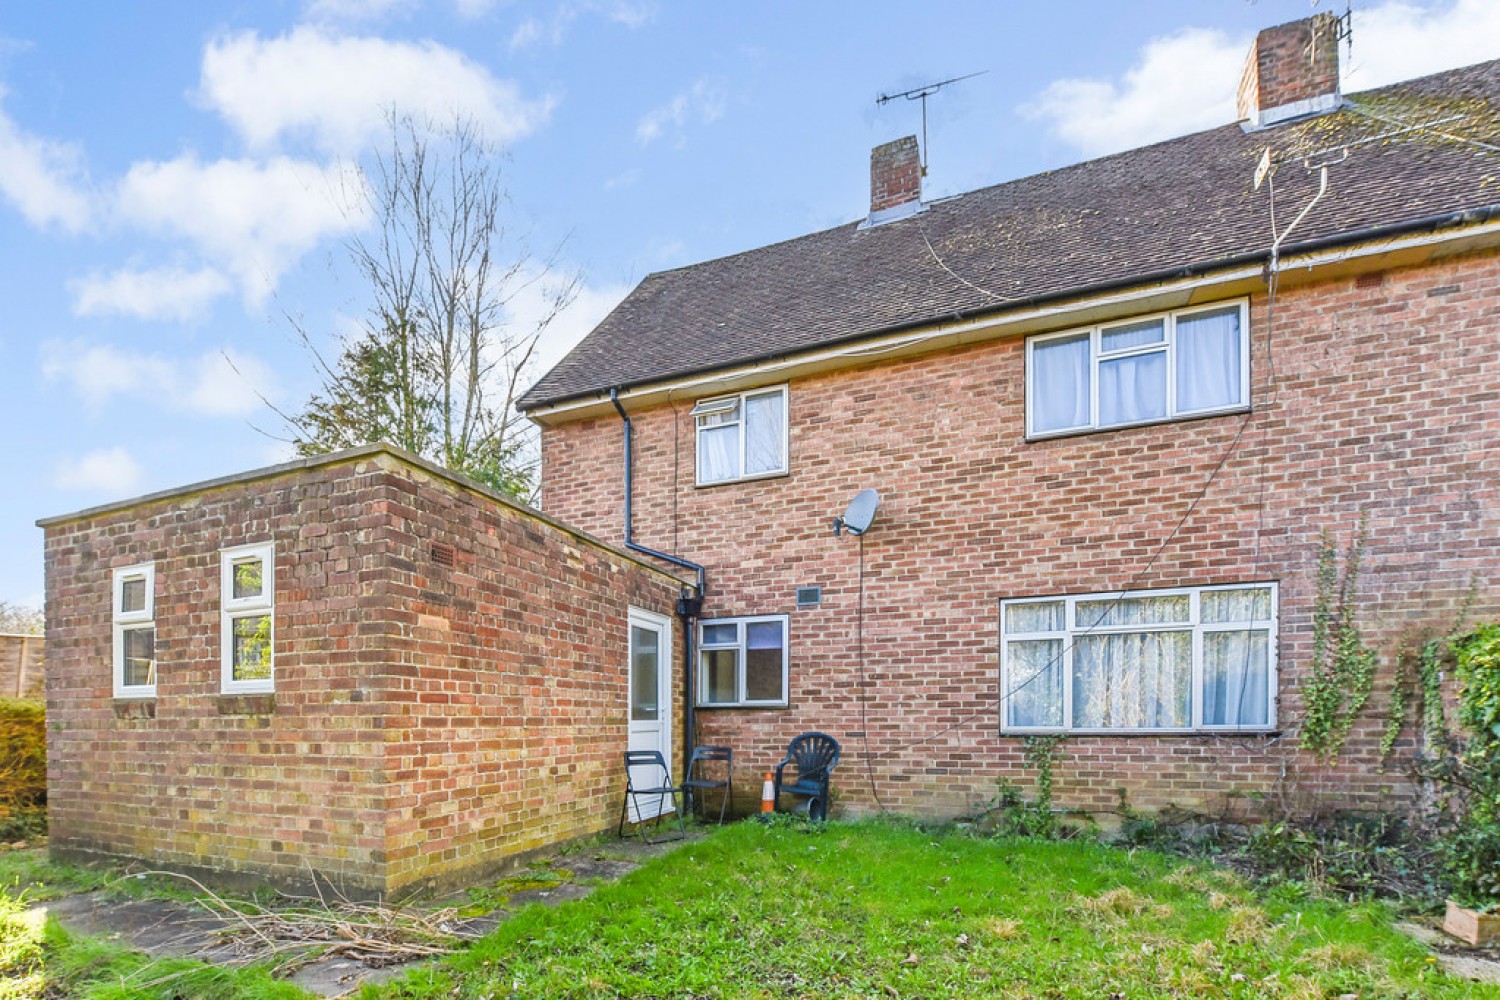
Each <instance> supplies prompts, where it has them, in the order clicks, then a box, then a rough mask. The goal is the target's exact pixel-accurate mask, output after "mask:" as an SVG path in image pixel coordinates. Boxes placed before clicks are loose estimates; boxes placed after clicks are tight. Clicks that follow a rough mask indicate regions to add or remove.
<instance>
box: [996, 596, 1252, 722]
mask: <svg viewBox="0 0 1500 1000" xmlns="http://www.w3.org/2000/svg"><path fill="white" fill-rule="evenodd" d="M1000 630H1001V637H1000V638H1001V641H1000V684H1001V691H1002V699H1003V703H1002V711H1001V719H1002V720H1003V722H1002V728H1003V729H1004V730H1005V731H1007V732H1074V731H1076V732H1157V731H1178V732H1186V731H1193V730H1204V731H1216V730H1218V731H1222V730H1245V729H1256V730H1264V729H1270V728H1272V727H1273V726H1274V725H1275V709H1276V703H1275V694H1276V585H1275V584H1273V583H1258V584H1242V585H1236V586H1227V587H1186V588H1180V589H1176V590H1152V591H1137V592H1128V593H1114V594H1081V595H1076V596H1071V597H1047V598H1026V599H1020V600H1007V601H1002V602H1001V606H1000Z"/></svg>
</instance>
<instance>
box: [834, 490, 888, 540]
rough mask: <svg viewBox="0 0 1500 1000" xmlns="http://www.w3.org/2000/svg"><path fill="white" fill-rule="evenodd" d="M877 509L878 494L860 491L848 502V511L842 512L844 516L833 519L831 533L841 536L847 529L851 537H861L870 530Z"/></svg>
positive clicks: (878, 507) (878, 504)
mask: <svg viewBox="0 0 1500 1000" xmlns="http://www.w3.org/2000/svg"><path fill="white" fill-rule="evenodd" d="M879 509H880V494H879V493H876V492H875V491H874V490H860V491H859V493H857V494H856V495H855V497H854V499H853V500H850V501H849V509H848V510H846V511H844V516H843V517H836V518H834V519H833V533H834V534H835V535H841V534H843V533H844V531H845V529H847V530H848V532H849V534H851V535H863V534H864V533H865V532H866V531H869V530H870V524H871V523H872V522H873V521H874V520H875V512H876V511H877V510H879Z"/></svg>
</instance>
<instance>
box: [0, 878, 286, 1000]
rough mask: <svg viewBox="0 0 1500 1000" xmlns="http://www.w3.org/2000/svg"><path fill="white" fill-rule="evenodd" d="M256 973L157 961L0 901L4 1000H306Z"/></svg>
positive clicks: (8, 898)
mask: <svg viewBox="0 0 1500 1000" xmlns="http://www.w3.org/2000/svg"><path fill="white" fill-rule="evenodd" d="M309 996H310V994H308V993H305V992H303V991H302V990H300V989H298V988H297V987H295V986H292V985H291V984H289V983H284V982H279V981H278V980H276V979H274V978H272V976H271V974H270V973H269V972H268V971H267V970H265V969H263V968H257V967H247V968H237V969H226V968H219V967H216V966H211V965H205V964H204V963H202V962H194V961H189V960H187V959H161V960H153V959H151V958H148V957H147V956H145V955H143V954H141V953H140V952H135V951H130V950H129V949H126V948H122V947H120V946H119V945H116V944H112V943H110V942H108V941H103V940H100V939H99V938H89V937H74V936H72V935H70V934H68V933H67V932H66V931H64V930H63V929H62V928H61V927H60V926H58V924H57V922H56V921H54V920H51V919H49V918H48V917H47V916H46V913H45V911H44V910H34V911H32V912H27V911H26V910H25V909H24V904H22V903H21V902H20V901H18V900H16V899H15V898H13V897H11V896H8V895H6V894H4V893H0V1000H53V998H59V997H70V998H77V1000H127V998H129V1000H185V998H192V1000H307V998H308V997H309Z"/></svg>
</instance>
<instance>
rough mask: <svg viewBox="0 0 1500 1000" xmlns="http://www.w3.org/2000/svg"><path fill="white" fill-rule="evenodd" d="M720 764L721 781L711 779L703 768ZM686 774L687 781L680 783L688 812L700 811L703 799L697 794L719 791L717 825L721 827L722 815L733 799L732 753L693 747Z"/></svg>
mask: <svg viewBox="0 0 1500 1000" xmlns="http://www.w3.org/2000/svg"><path fill="white" fill-rule="evenodd" d="M720 762H722V763H723V765H724V777H723V778H722V779H719V778H715V777H713V775H712V774H711V773H709V771H708V769H706V768H705V766H704V765H712V764H716V763H720ZM713 770H717V768H713ZM687 774H688V776H687V780H686V781H684V782H683V783H682V790H683V795H684V797H685V798H686V800H687V808H688V811H689V812H691V811H693V810H695V809H697V810H699V811H701V810H702V809H703V806H704V798H705V797H704V796H703V795H701V794H699V793H700V792H707V791H712V790H713V789H715V788H717V789H719V825H720V826H723V825H724V814H725V813H726V812H727V811H728V810H729V805H730V802H731V801H732V800H733V797H734V751H733V750H731V749H729V748H728V747H694V748H693V756H692V757H691V758H690V759H689V760H688V771H687Z"/></svg>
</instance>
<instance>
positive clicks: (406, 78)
mask: <svg viewBox="0 0 1500 1000" xmlns="http://www.w3.org/2000/svg"><path fill="white" fill-rule="evenodd" d="M1326 6H1327V5H1326V4H1325V5H1324V7H1326ZM1317 7H1318V5H1310V4H1309V3H1308V2H1307V0H1260V2H1255V3H1247V2H1245V0H1217V2H1209V0H1197V2H1153V3H1149V4H1145V3H1120V2H1107V3H1106V2H1100V3H1071V2H1058V3H1050V4H1000V3H993V2H985V3H932V4H926V5H919V4H913V3H910V2H906V3H893V2H874V0H865V2H861V3H858V4H855V3H847V4H831V3H830V4H809V3H805V2H803V3H741V4H710V3H693V4H689V3H680V4H673V3H667V2H652V0H561V2H535V3H525V2H511V3H507V2H503V0H426V2H423V0H308V2H292V0H284V2H279V3H274V2H256V3H245V2H240V3H220V4H214V3H193V4H189V3H177V4H171V5H168V4H162V3H156V4H127V3H117V2H103V0H95V2H73V3H69V4H67V5H54V4H38V3H23V2H20V0H5V2H4V3H0V264H3V266H0V301H4V302H5V304H6V308H5V310H4V311H3V313H0V406H3V408H4V409H3V415H4V417H5V421H4V426H5V428H6V431H7V433H6V442H7V445H8V452H9V454H8V462H7V469H8V475H6V476H5V477H4V478H3V480H0V600H9V601H17V602H22V603H29V604H36V603H39V602H40V600H41V591H42V555H41V553H42V548H41V531H40V530H39V529H37V528H36V527H34V525H33V522H34V521H35V519H36V518H37V517H40V516H45V515H49V514H57V513H63V512H66V511H70V510H75V509H78V508H82V507H86V506H90V505H93V504H97V503H104V502H108V501H110V500H116V499H122V498H125V497H129V496H133V495H137V494H140V493H144V492H148V491H151V490H156V489H162V488H167V487H171V486H176V485H182V484H186V483H188V482H192V481H195V480H199V479H203V478H208V477H211V476H216V475H222V474H226V473H230V472H235V471H239V470H243V469H247V468H252V467H256V466H260V465H265V464H269V463H270V462H273V461H278V460H280V459H282V458H284V457H286V456H287V455H288V454H289V451H288V449H287V446H286V445H285V444H284V443H281V442H279V441H277V440H276V439H275V437H274V436H268V434H267V433H265V432H267V431H269V432H270V433H271V435H275V434H277V433H279V432H281V430H282V429H281V426H280V423H279V421H278V420H277V418H275V417H274V415H272V414H271V413H270V412H269V410H268V409H267V408H266V407H265V405H264V403H263V402H262V401H261V398H260V397H261V396H264V397H266V398H268V399H270V400H272V401H274V402H275V403H277V404H279V405H282V406H289V407H296V406H297V404H298V403H299V402H300V401H301V400H303V399H304V398H305V397H306V395H307V394H308V392H309V391H311V390H312V389H313V388H314V381H313V374H312V372H311V370H310V367H309V361H308V358H307V357H306V355H305V353H304V352H303V351H302V350H301V349H300V348H299V347H298V346H297V343H296V337H295V334H294V333H293V330H292V326H291V323H290V322H289V320H288V316H294V317H298V318H300V322H301V323H302V325H303V327H304V328H305V329H306V330H308V332H309V333H310V334H311V335H312V336H313V337H314V338H315V339H318V340H319V341H320V342H321V343H323V344H324V345H327V344H331V343H333V342H334V341H335V340H336V338H337V337H338V336H339V334H340V332H341V331H345V330H348V329H349V328H350V326H351V323H352V322H353V321H354V320H355V319H356V318H357V317H358V316H359V315H360V313H361V311H362V304H363V299H362V296H361V290H360V287H359V284H358V282H357V281H356V280H354V279H353V278H352V276H351V275H350V274H349V272H348V268H347V267H346V266H345V258H344V254H343V250H342V247H343V245H344V241H345V240H347V239H348V238H349V237H350V236H352V235H356V234H357V233H358V231H359V227H360V219H359V216H358V213H357V212H351V211H350V210H349V209H348V201H347V195H348V192H349V191H350V190H353V189H355V188H354V187H351V185H358V183H359V180H358V178H359V165H360V163H361V158H362V156H363V154H365V153H366V152H367V151H368V150H369V149H370V148H371V145H372V143H375V142H378V141H379V139H380V137H381V128H382V125H381V122H382V114H383V112H384V109H385V108H386V107H388V106H390V105H392V104H395V105H397V106H398V107H400V108H402V109H404V110H409V111H414V112H418V113H422V112H425V113H428V114H433V115H436V116H438V117H444V116H446V115H448V114H450V113H452V112H454V111H458V112H461V113H464V114H466V115H469V116H471V117H473V118H474V119H476V120H477V121H479V122H480V123H481V124H483V125H484V126H485V127H486V128H487V130H488V132H489V135H490V136H491V137H492V138H495V139H497V140H501V141H503V143H504V145H505V147H506V149H507V150H508V157H509V161H508V163H507V165H506V171H507V176H508V188H509V191H510V195H511V198H512V200H513V203H514V214H515V219H516V225H517V227H518V231H525V232H527V233H529V234H530V238H531V240H532V242H533V243H534V245H536V246H537V247H538V248H543V249H544V248H548V247H551V246H553V245H556V244H557V243H558V242H559V241H566V242H565V243H564V244H563V249H562V253H561V257H562V260H563V262H564V266H565V267H566V268H568V269H577V270H579V271H581V272H582V274H583V275H584V285H583V289H582V293H581V294H580V296H579V298H578V300H577V302H576V303H575V305H574V307H573V308H572V309H571V310H570V311H569V313H568V314H567V315H566V316H565V317H563V319H562V321H560V322H559V323H557V324H555V325H554V327H553V328H552V329H551V330H550V331H549V334H548V340H547V343H546V345H545V355H546V358H547V359H549V360H555V359H556V358H557V357H559V356H560V355H561V354H562V353H563V352H565V351H566V349H567V348H568V347H569V346H571V344H572V343H574V342H576V340H577V339H578V338H579V337H581V336H582V335H583V334H584V333H585V332H587V330H588V329H589V328H590V326H591V325H592V324H593V323H594V322H596V321H597V320H598V319H599V318H601V317H602V316H603V314H604V313H605V312H607V311H608V309H609V308H611V307H612V306H613V305H614V304H615V303H616V302H618V301H619V299H620V298H621V297H622V296H623V295H624V294H625V293H626V292H627V291H628V290H629V288H630V287H631V286H632V285H633V284H634V283H635V282H637V281H639V280H640V279H641V278H642V277H643V276H644V275H646V274H648V273H650V272H652V271H655V270H661V269H663V268H669V267H676V266H680V265H682V264H687V263H691V262H693V261H697V260H703V259H707V258H711V257H715V256H720V255H723V254H726V253H733V252H736V251H739V250H744V249H748V248H751V247H755V246H759V245H762V244H765V243H769V242H773V241H776V240H781V239H786V238H789V237H793V236H797V235H799V234H802V233H806V232H809V231H812V230H815V229H820V228H825V227H828V226H831V225H836V224H839V223H843V222H848V221H850V220H852V219H856V218H859V217H861V216H862V215H863V214H864V213H865V211H866V209H867V207H868V202H867V197H868V156H869V150H870V148H871V147H872V146H873V145H875V144H878V143H880V142H884V141H886V140H888V139H893V138H897V137H899V136H901V135H906V134H911V133H914V132H916V131H918V129H919V127H920V120H919V118H918V113H917V106H916V105H915V104H912V103H907V102H893V103H891V104H888V105H886V106H885V107H883V108H882V107H877V105H876V103H875V98H876V97H877V96H878V95H880V94H881V93H884V92H894V91H899V90H903V89H906V88H909V87H912V86H915V85H918V84H922V83H926V82H929V81H932V80H939V79H944V78H947V77H953V76H958V75H962V74H965V73H974V72H979V71H985V75H983V76H980V77H976V78H974V79H972V80H967V81H965V82H963V83H961V84H958V85H956V86H954V87H952V88H950V89H949V90H946V91H944V92H943V93H942V94H941V95H939V96H938V97H936V98H934V99H933V100H932V101H931V102H930V104H929V122H928V129H929V139H930V149H929V156H930V174H929V176H928V178H927V181H926V193H927V194H928V195H930V196H940V195H944V194H952V193H957V192H960V191H965V190H969V189H972V188H975V187H981V186H984V185H987V184H993V183H997V182H1000V181H1004V180H1007V179H1010V178H1014V177H1019V176H1024V175H1027V174H1031V173H1035V172H1037V171H1039V170H1045V169H1049V168H1053V167H1057V166H1061V165H1064V164H1067V163H1072V162H1076V161H1079V160H1082V159H1087V158H1089V157H1091V156H1096V155H1100V154H1103V153H1108V152H1112V151H1115V150H1118V149H1124V148H1129V147H1131V146H1134V145H1138V144H1140V143H1143V142H1147V141H1151V140H1154V139H1160V138H1165V137H1168V136H1171V135H1175V134H1181V133H1184V132H1189V131H1193V130H1195V129H1199V128H1206V127H1211V126H1213V125H1217V124H1222V123H1224V122H1226V121H1229V120H1232V119H1233V117H1234V115H1233V96H1234V86H1235V84H1236V82H1237V80H1238V74H1239V69H1240V65H1241V63H1242V61H1243V58H1244V53H1245V51H1246V48H1247V46H1248V44H1249V42H1250V40H1251V38H1252V37H1253V35H1254V32H1255V31H1256V30H1257V29H1259V28H1262V27H1266V26H1269V25H1272V24H1277V23H1280V22H1283V21H1287V20H1292V19H1295V18H1298V17H1303V16H1306V14H1307V13H1308V12H1309V10H1310V9H1314V8H1317ZM1339 9H1340V10H1342V6H1341V5H1340V6H1339ZM1354 24H1355V31H1354V45H1353V51H1352V53H1346V57H1345V68H1346V82H1345V87H1346V89H1349V90H1355V89H1360V88H1361V87H1366V86H1374V85H1378V84H1381V83H1385V82H1389V81H1392V80H1398V79H1405V78H1408V77H1411V76H1417V75H1421V74H1423V73H1428V72H1434V71H1437V70H1440V69H1445V68H1448V67H1451V66H1456V65H1464V64H1467V63H1472V62H1477V61H1479V60H1482V59H1489V58H1495V57H1497V56H1500V4H1497V3H1494V2H1493V0H1438V2H1432V3H1425V4H1424V3H1414V2H1413V3H1400V2H1384V3H1364V4H1359V5H1357V6H1356V9H1355V21H1354ZM539 308H540V306H539V304H538V303H537V302H532V301H525V300H523V301H519V302H517V303H516V304H515V313H516V319H517V320H518V321H524V320H525V318H526V316H527V315H528V314H529V312H530V313H534V312H535V311H536V310H537V309H539ZM537 374H540V372H538V373H537Z"/></svg>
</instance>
